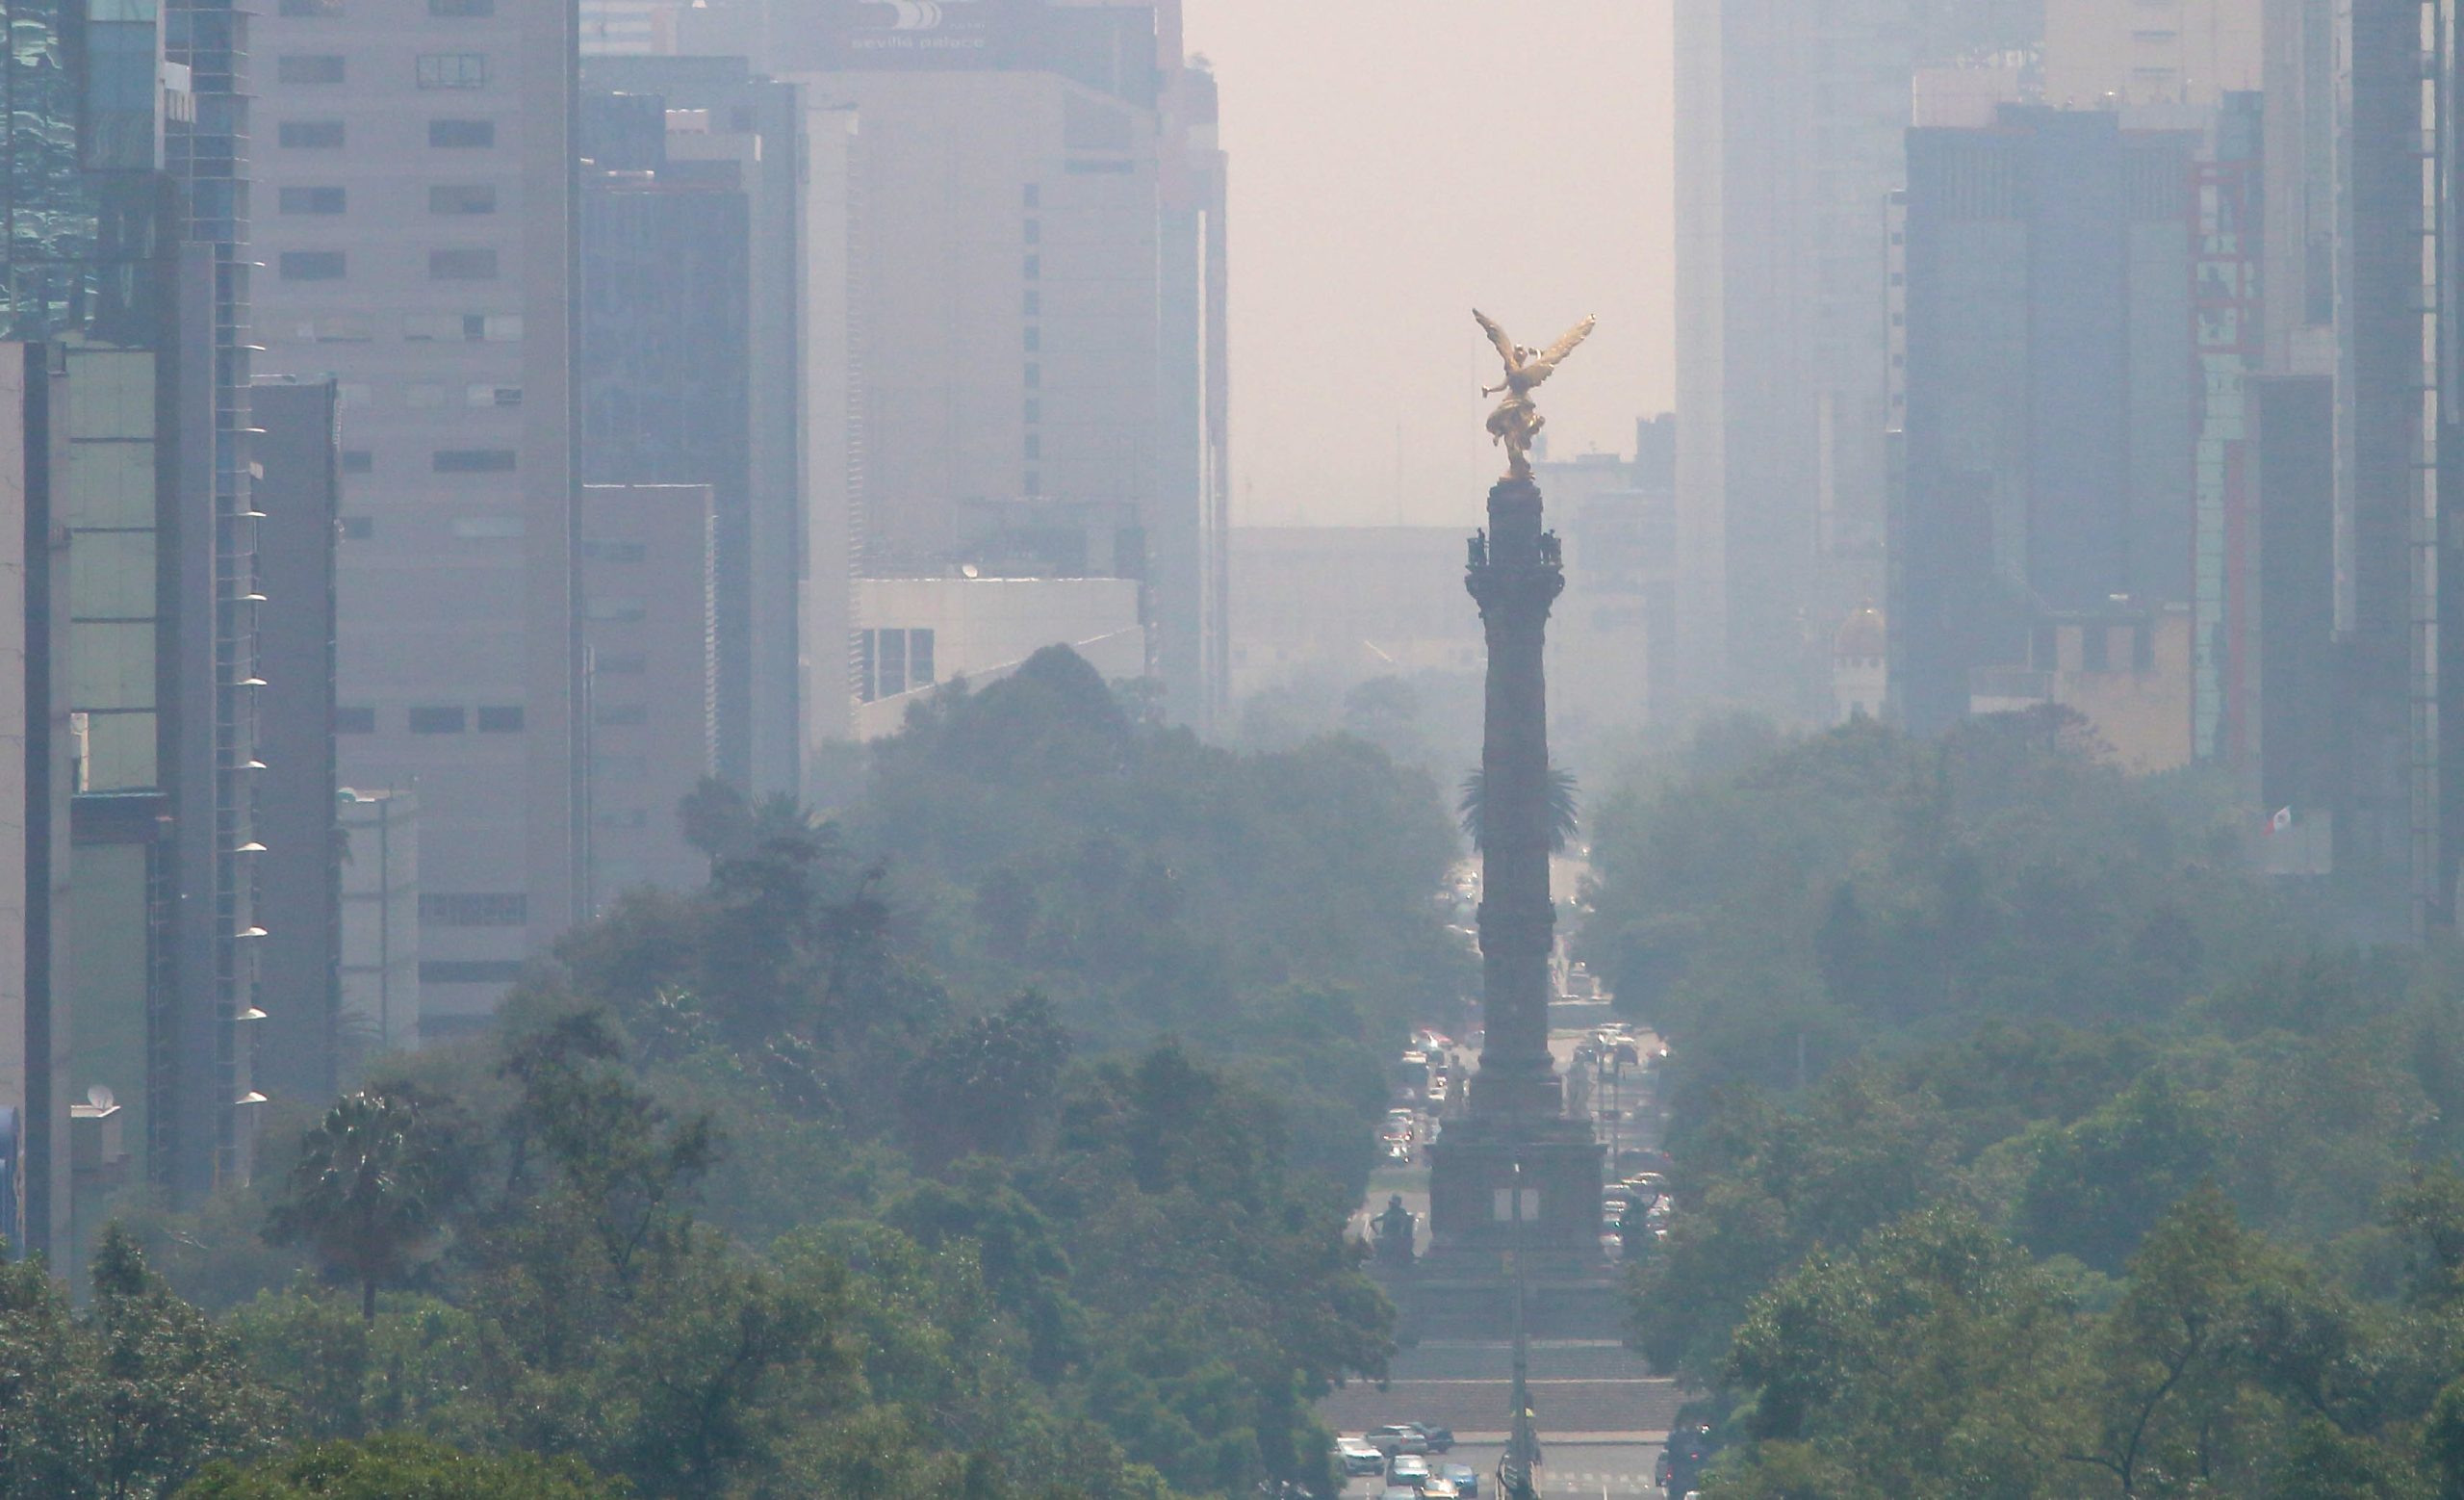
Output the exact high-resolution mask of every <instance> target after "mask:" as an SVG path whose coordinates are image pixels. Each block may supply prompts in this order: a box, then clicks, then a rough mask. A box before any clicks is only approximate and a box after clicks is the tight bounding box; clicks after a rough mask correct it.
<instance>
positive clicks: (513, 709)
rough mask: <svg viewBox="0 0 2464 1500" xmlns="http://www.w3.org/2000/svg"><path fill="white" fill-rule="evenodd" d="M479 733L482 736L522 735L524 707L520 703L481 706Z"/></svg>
mask: <svg viewBox="0 0 2464 1500" xmlns="http://www.w3.org/2000/svg"><path fill="white" fill-rule="evenodd" d="M479 733H480V734H482V735H519V734H521V733H522V705H520V704H518V703H509V704H501V705H488V704H481V705H480V706H479Z"/></svg>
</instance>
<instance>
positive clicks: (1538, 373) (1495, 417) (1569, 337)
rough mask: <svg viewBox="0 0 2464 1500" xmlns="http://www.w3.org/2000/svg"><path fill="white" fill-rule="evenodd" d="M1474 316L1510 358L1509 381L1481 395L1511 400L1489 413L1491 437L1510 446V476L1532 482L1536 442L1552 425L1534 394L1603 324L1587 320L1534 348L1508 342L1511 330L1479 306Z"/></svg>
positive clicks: (1507, 360) (1507, 449)
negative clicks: (1566, 358)
mask: <svg viewBox="0 0 2464 1500" xmlns="http://www.w3.org/2000/svg"><path fill="white" fill-rule="evenodd" d="M1472 316H1473V317H1474V318H1475V319H1477V320H1478V321H1479V324H1480V328H1481V331H1483V332H1485V333H1486V334H1488V336H1489V342H1490V343H1492V344H1494V345H1496V346H1497V347H1498V353H1499V354H1500V355H1501V356H1503V358H1504V360H1505V380H1504V382H1503V383H1502V384H1500V385H1492V386H1487V387H1484V388H1482V390H1481V392H1480V394H1481V395H1483V396H1497V395H1500V394H1502V395H1503V396H1504V397H1505V400H1504V401H1500V402H1498V409H1497V410H1495V411H1493V412H1491V413H1489V436H1490V438H1491V439H1493V440H1494V441H1496V442H1499V443H1501V444H1503V445H1505V455H1506V470H1505V477H1506V478H1509V479H1528V478H1531V440H1532V439H1533V438H1535V437H1538V436H1539V435H1540V429H1541V428H1542V427H1547V426H1548V425H1549V419H1548V418H1546V417H1544V416H1542V415H1540V408H1539V407H1537V406H1535V405H1533V404H1532V401H1531V393H1532V392H1533V391H1534V390H1536V389H1538V388H1539V386H1540V385H1541V383H1542V382H1543V381H1545V380H1547V379H1548V378H1549V377H1550V376H1551V375H1555V374H1556V373H1557V366H1558V365H1559V364H1561V363H1563V362H1564V360H1565V357H1566V356H1567V355H1568V354H1571V353H1573V352H1574V351H1575V349H1576V347H1577V346H1578V345H1579V344H1581V343H1582V341H1583V340H1585V339H1587V338H1589V337H1591V330H1592V328H1593V327H1594V326H1596V325H1597V324H1598V323H1599V322H1600V320H1599V319H1597V318H1585V319H1584V320H1583V321H1582V322H1580V323H1576V324H1575V325H1574V326H1573V327H1571V328H1569V329H1567V330H1566V335H1565V337H1564V338H1561V339H1559V340H1558V341H1557V342H1556V343H1554V344H1552V345H1550V346H1549V347H1548V349H1526V348H1524V347H1523V346H1522V345H1520V344H1517V343H1515V342H1514V340H1512V339H1510V338H1507V337H1506V336H1505V330H1504V329H1503V328H1501V327H1499V326H1498V325H1497V323H1496V321H1495V320H1493V319H1491V318H1490V317H1489V315H1488V314H1486V313H1484V312H1481V311H1480V310H1479V309H1478V308H1474V309H1473V310H1472Z"/></svg>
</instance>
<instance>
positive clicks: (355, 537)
mask: <svg viewBox="0 0 2464 1500" xmlns="http://www.w3.org/2000/svg"><path fill="white" fill-rule="evenodd" d="M342 531H343V540H344V541H347V542H365V541H369V540H372V539H373V538H374V537H375V535H376V521H375V518H374V517H372V516H345V517H343V519H342Z"/></svg>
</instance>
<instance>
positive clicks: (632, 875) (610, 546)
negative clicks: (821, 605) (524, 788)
mask: <svg viewBox="0 0 2464 1500" xmlns="http://www.w3.org/2000/svg"><path fill="white" fill-rule="evenodd" d="M715 529H716V527H715V517H714V514H713V509H712V501H711V494H710V486H709V485H707V484H586V485H584V486H582V491H581V575H580V580H579V582H580V592H581V598H582V659H583V662H584V673H585V676H584V682H585V685H586V687H587V692H586V695H585V696H586V699H587V701H588V703H589V705H590V715H589V723H588V726H587V731H586V732H587V734H588V736H589V750H590V864H589V873H588V880H587V885H586V890H585V899H586V900H587V901H588V902H589V910H590V911H592V912H593V913H597V912H601V911H603V910H605V909H606V906H607V903H608V902H610V901H612V900H614V899H615V898H616V897H617V896H619V895H621V894H623V893H624V892H627V891H629V890H631V889H633V888H634V887H637V886H646V885H647V886H662V887H665V888H667V889H669V890H690V889H693V888H695V887H698V886H700V885H701V884H702V883H703V881H704V880H706V878H707V877H708V875H709V872H710V866H709V861H708V860H707V859H706V858H705V857H704V856H702V855H701V854H699V853H697V852H695V850H694V849H693V846H692V845H690V844H688V843H686V842H685V841H684V834H683V829H682V826H681V824H680V820H679V818H678V815H677V808H678V804H680V803H681V802H682V801H683V800H684V798H685V796H686V795H687V794H689V793H690V792H691V791H692V790H693V789H694V788H696V787H698V786H700V785H701V783H702V781H703V779H704V778H705V777H707V776H710V775H712V774H714V773H715V772H716V770H717V768H718V749H719V711H718V710H719V702H718V656H719V651H718V645H719V633H718V617H717V609H716V601H715V588H714V579H715V576H716V575H715V566H714V562H713V550H712V547H711V537H712V534H713V532H714V530H715ZM438 899H439V897H436V896H433V895H431V896H428V897H426V898H425V902H426V903H431V904H432V903H434V902H435V901H437V900H438Z"/></svg>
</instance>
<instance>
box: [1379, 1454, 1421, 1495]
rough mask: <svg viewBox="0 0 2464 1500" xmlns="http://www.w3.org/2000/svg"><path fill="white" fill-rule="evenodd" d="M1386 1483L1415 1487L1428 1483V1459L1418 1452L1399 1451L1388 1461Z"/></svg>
mask: <svg viewBox="0 0 2464 1500" xmlns="http://www.w3.org/2000/svg"><path fill="white" fill-rule="evenodd" d="M1386 1483H1388V1484H1390V1485H1409V1486H1411V1487H1413V1488H1414V1489H1418V1488H1420V1487H1422V1486H1423V1485H1425V1484H1427V1483H1428V1460H1426V1459H1424V1458H1422V1457H1421V1456H1420V1455H1419V1454H1417V1453H1399V1454H1397V1455H1395V1456H1394V1457H1393V1458H1391V1459H1389V1460H1387V1461H1386Z"/></svg>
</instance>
